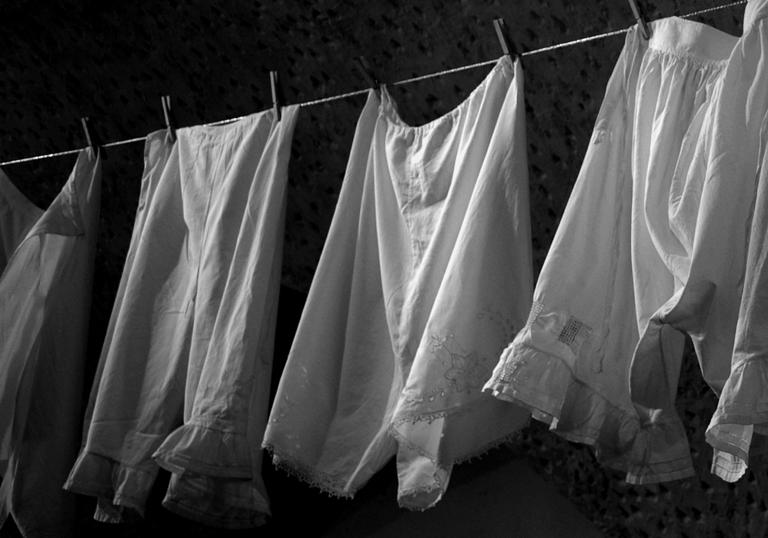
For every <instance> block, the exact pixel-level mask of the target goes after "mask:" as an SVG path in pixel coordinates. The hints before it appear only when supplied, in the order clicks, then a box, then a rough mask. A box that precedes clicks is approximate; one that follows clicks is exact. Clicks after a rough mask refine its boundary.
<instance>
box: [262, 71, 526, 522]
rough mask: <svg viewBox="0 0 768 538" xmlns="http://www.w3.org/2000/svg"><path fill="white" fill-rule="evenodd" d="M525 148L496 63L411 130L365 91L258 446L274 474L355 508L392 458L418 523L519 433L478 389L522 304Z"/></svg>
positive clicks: (515, 420)
mask: <svg viewBox="0 0 768 538" xmlns="http://www.w3.org/2000/svg"><path fill="white" fill-rule="evenodd" d="M526 150H527V148H526V140H525V118H524V106H523V81H522V69H521V67H520V65H519V63H514V64H513V62H512V61H511V60H510V59H509V58H507V57H504V58H502V59H500V60H499V62H498V63H497V64H496V66H495V67H494V68H493V70H492V71H491V72H490V73H489V74H488V76H487V77H486V79H485V80H484V81H483V82H482V83H481V84H480V85H479V86H478V87H477V88H476V89H475V90H474V91H473V92H472V94H471V95H470V96H469V97H468V98H467V99H466V100H465V101H464V102H463V103H462V104H461V105H459V106H458V107H457V108H455V109H454V110H453V111H452V112H449V113H448V114H446V115H444V116H441V117H440V118H438V119H436V120H434V121H432V122H430V123H427V124H426V125H422V126H420V127H412V126H409V125H407V124H405V123H404V122H403V121H402V120H401V119H400V117H399V116H398V115H397V112H396V109H395V105H394V103H393V102H392V99H391V97H390V96H389V94H388V93H387V90H386V88H382V90H381V99H378V98H377V96H376V94H375V93H374V92H373V91H372V92H371V93H369V96H368V101H367V102H366V105H365V108H364V109H363V112H362V115H361V116H360V119H359V121H358V124H357V130H356V132H355V138H354V142H353V145H352V151H351V155H350V158H349V162H348V165H347V172H346V176H345V178H344V183H343V186H342V190H341V195H340V198H339V202H338V205H337V208H336V212H335V214H334V218H333V222H332V224H331V228H330V232H329V236H328V240H327V242H326V245H325V247H324V249H323V254H322V256H321V258H320V263H319V265H318V268H317V272H316V274H315V277H314V280H313V282H312V286H311V288H310V292H309V297H308V299H307V303H306V306H305V308H304V312H303V314H302V317H301V321H300V323H299V327H298V330H297V333H296V337H295V340H294V342H293V345H292V348H291V351H290V354H289V357H288V362H287V364H286V367H285V370H284V371H283V374H282V378H281V381H280V386H279V388H278V391H277V395H276V398H275V402H274V405H273V408H272V411H271V414H270V421H269V425H268V427H267V431H266V433H265V438H264V446H265V447H266V448H268V449H269V450H270V451H271V452H272V453H273V455H274V461H275V463H277V464H278V465H282V466H285V467H287V468H288V469H289V470H291V471H293V472H295V473H297V474H298V475H299V476H300V477H301V478H303V479H304V480H306V481H308V482H310V483H311V484H313V485H315V486H317V487H320V488H322V489H324V490H326V491H327V492H329V493H332V494H335V495H341V496H352V495H353V494H354V493H355V492H356V491H357V490H358V489H359V488H360V487H361V486H362V485H364V484H365V482H366V481H367V480H368V479H369V478H370V477H371V476H372V475H373V474H374V473H375V472H376V471H377V470H378V469H380V468H381V467H382V466H383V465H384V464H385V463H386V462H387V460H389V459H390V458H391V457H392V456H393V455H395V454H396V455H397V468H398V476H399V484H400V486H399V495H398V497H399V502H400V503H401V505H403V506H406V507H409V508H417V509H425V508H428V507H430V506H432V505H434V504H435V503H436V502H437V501H438V500H439V499H440V497H441V496H442V494H443V493H444V491H445V489H446V487H447V484H448V479H449V477H450V472H451V468H452V466H453V465H454V463H456V462H459V461H461V460H463V459H466V458H468V457H471V456H472V455H475V454H477V453H479V452H482V451H484V450H486V449H487V448H489V446H492V445H493V444H495V443H499V442H500V441H502V440H504V439H505V438H507V437H508V436H509V435H510V434H512V433H513V432H515V431H516V430H517V429H518V428H520V427H521V426H522V425H524V424H525V423H526V422H527V417H528V413H527V412H525V411H524V410H522V409H519V408H514V407H509V406H505V405H503V404H501V402H498V401H495V400H494V399H493V398H490V397H488V396H487V395H484V394H483V393H482V392H481V391H480V390H479V389H480V387H481V386H482V382H483V380H484V379H485V378H486V377H487V376H488V374H489V373H490V371H491V367H492V365H493V362H494V361H495V358H496V357H497V356H498V353H499V352H500V351H501V349H502V347H503V345H504V343H505V342H506V341H508V339H509V338H510V337H511V335H513V334H514V332H515V331H516V330H517V329H518V328H519V327H521V326H522V324H523V321H524V319H525V315H526V313H527V311H528V308H529V306H530V296H531V288H532V268H531V265H532V264H531V239H530V217H529V208H528V172H527V160H526Z"/></svg>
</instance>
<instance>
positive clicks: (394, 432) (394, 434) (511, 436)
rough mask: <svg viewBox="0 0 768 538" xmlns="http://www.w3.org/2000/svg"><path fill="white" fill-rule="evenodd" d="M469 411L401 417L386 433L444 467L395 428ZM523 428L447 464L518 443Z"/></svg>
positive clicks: (460, 461) (464, 460)
mask: <svg viewBox="0 0 768 538" xmlns="http://www.w3.org/2000/svg"><path fill="white" fill-rule="evenodd" d="M467 411H469V409H457V410H455V411H439V412H434V413H425V414H423V415H418V416H417V415H412V416H408V417H402V418H400V419H398V420H396V421H395V422H393V423H392V424H391V425H390V426H389V428H388V432H389V434H390V435H391V436H392V438H394V439H395V441H397V442H398V443H400V444H403V445H405V446H406V447H407V448H408V449H409V450H413V451H414V452H416V453H417V454H419V455H420V456H424V457H425V458H427V459H429V460H430V461H431V462H432V463H434V464H435V465H436V466H438V467H445V466H444V465H440V464H439V463H438V462H437V461H436V460H435V458H434V454H430V453H427V451H425V450H423V449H422V448H421V447H420V446H418V445H415V444H413V443H411V442H410V441H409V440H408V438H407V437H405V436H404V435H403V434H401V433H400V432H398V431H397V429H396V428H397V427H398V426H400V425H402V424H405V423H410V424H416V423H417V422H429V423H432V422H434V421H435V420H437V419H438V418H446V417H448V416H449V415H451V416H456V415H458V414H461V413H466V412H467ZM524 427H525V426H522V427H521V428H520V429H519V430H516V431H514V432H512V433H508V434H505V435H503V436H501V437H499V438H497V439H494V440H493V441H490V442H489V443H486V444H484V445H483V446H481V447H480V448H478V449H477V450H474V451H472V452H469V453H468V454H467V455H465V456H462V457H459V458H455V459H454V460H453V461H451V462H449V465H459V464H461V463H465V462H469V461H472V460H476V459H480V458H482V457H483V456H484V455H485V454H486V453H488V452H490V451H491V450H493V449H495V448H498V447H500V446H503V445H507V444H510V443H512V442H513V441H518V440H519V439H520V438H521V436H522V432H521V430H522V429H523V428H524Z"/></svg>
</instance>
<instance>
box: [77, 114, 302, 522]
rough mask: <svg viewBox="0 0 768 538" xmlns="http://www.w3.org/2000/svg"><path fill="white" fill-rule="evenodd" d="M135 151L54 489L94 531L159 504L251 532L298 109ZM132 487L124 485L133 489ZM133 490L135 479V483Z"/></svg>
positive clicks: (261, 517) (262, 499)
mask: <svg viewBox="0 0 768 538" xmlns="http://www.w3.org/2000/svg"><path fill="white" fill-rule="evenodd" d="M281 112H282V114H281V118H280V119H279V120H278V119H277V118H276V117H275V114H274V111H272V110H269V111H265V112H260V113H256V114H252V115H250V116H246V117H245V118H242V119H240V120H238V121H236V122H233V123H230V124H227V125H222V126H197V127H188V128H183V129H178V130H177V141H176V143H175V144H173V145H171V144H170V143H169V142H168V140H167V139H166V137H165V133H164V132H163V131H158V132H156V133H152V134H150V135H149V136H148V137H147V144H146V148H145V169H144V179H143V180H142V191H141V194H140V198H139V208H138V211H137V217H136V223H135V225H134V232H133V236H132V241H131V246H130V248H129V252H128V257H127V261H126V267H125V269H124V271H123V277H122V280H121V283H120V288H119V290H118V297H117V301H116V303H115V307H114V308H113V312H112V317H111V319H110V324H109V328H108V332H107V336H106V339H105V344H104V347H103V349H102V356H101V360H100V364H99V367H98V371H97V378H96V381H95V383H94V387H93V390H92V393H91V401H90V405H89V412H88V413H87V417H86V419H87V420H86V428H85V431H86V435H85V438H84V446H83V449H82V452H81V456H80V459H79V460H78V464H76V465H75V466H74V467H73V469H72V472H71V473H70V477H69V480H68V482H67V484H66V487H67V488H68V489H70V490H72V491H79V492H82V493H86V494H91V495H96V496H100V497H104V499H105V501H104V502H102V503H100V507H101V508H100V510H101V512H99V513H97V515H96V517H102V516H103V517H104V519H107V520H112V521H115V520H119V519H120V518H121V517H124V516H125V515H126V514H125V508H131V509H133V510H135V511H138V512H142V511H143V507H144V504H145V502H146V499H147V495H148V493H149V490H150V488H151V485H152V483H153V481H154V476H156V474H157V472H158V468H159V467H163V468H165V469H167V470H169V471H170V472H171V473H172V476H171V482H170V485H169V489H168V493H167V495H166V497H165V499H164V501H163V504H164V506H165V507H166V508H168V509H169V510H172V511H175V512H177V513H179V514H180V515H183V516H185V517H188V518H191V519H195V520H197V521H200V522H203V523H206V524H209V525H213V526H217V527H222V528H232V529H235V528H246V527H252V526H256V525H259V524H262V523H264V521H265V519H266V516H268V515H269V501H268V496H267V493H266V489H265V487H264V484H263V481H262V480H261V476H260V474H261V461H262V453H261V449H260V446H259V445H260V442H261V439H262V436H263V431H264V425H265V421H266V415H267V405H268V397H269V383H270V379H271V366H272V349H273V344H274V332H275V320H276V314H277V295H278V291H279V278H280V268H281V263H282V240H283V226H284V219H285V195H286V187H287V181H288V160H289V156H290V146H291V141H292V137H293V131H294V128H295V123H296V119H297V114H298V107H296V106H290V107H285V108H283V109H282V111H281ZM132 477H136V478H137V479H135V480H133V479H132ZM139 478H140V479H139Z"/></svg>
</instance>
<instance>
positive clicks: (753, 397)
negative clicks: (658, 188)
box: [705, 0, 768, 481]
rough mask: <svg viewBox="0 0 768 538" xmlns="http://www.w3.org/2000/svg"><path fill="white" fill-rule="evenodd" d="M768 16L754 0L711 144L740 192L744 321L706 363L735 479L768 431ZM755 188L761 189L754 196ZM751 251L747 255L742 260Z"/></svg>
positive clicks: (725, 180) (717, 454) (733, 189)
mask: <svg viewBox="0 0 768 538" xmlns="http://www.w3.org/2000/svg"><path fill="white" fill-rule="evenodd" d="M767 16H768V2H766V1H764V0H759V1H755V0H751V1H750V2H749V3H748V4H747V8H746V13H745V21H744V35H743V37H742V38H741V39H740V40H739V45H738V46H737V47H736V49H735V50H734V53H733V55H732V56H731V58H730V59H729V62H728V69H727V71H726V74H725V79H724V81H723V86H724V90H723V96H722V99H721V103H720V105H719V106H718V110H717V114H716V115H715V120H716V121H715V125H714V132H715V135H714V140H713V143H712V150H711V151H712V153H713V155H715V157H716V159H713V161H714V162H716V163H717V166H716V167H714V168H713V170H712V172H711V177H712V179H711V181H712V182H713V183H715V182H716V183H717V184H718V185H719V186H720V191H719V194H720V195H721V196H728V195H730V196H732V197H738V198H737V199H736V201H735V202H734V203H733V205H734V209H735V211H734V214H733V216H732V222H731V223H722V222H721V223H719V226H723V225H726V229H725V230H723V231H722V232H720V233H728V232H729V231H730V233H731V234H733V235H731V237H732V238H733V239H732V242H734V243H735V245H733V246H732V247H731V248H730V249H729V250H731V251H732V250H734V247H736V253H737V254H738V255H739V258H737V259H735V260H734V259H731V260H728V259H727V258H725V259H724V260H723V265H724V268H723V271H728V272H733V273H736V274H737V275H738V278H739V280H738V284H739V287H740V288H741V287H742V286H743V288H742V290H741V293H740V294H737V295H736V297H735V298H733V302H735V303H736V305H735V306H733V310H731V311H729V314H730V317H729V319H728V322H729V324H730V326H733V325H734V323H735V325H736V327H735V330H734V337H733V340H732V344H733V349H732V353H729V351H731V350H730V349H719V350H718V353H717V355H714V356H712V357H711V359H710V362H709V363H708V364H705V367H706V368H705V371H706V370H710V371H712V372H715V375H716V380H717V384H716V385H715V388H716V390H717V392H718V394H719V395H720V398H719V401H718V406H717V410H716V411H715V413H714V415H713V417H712V420H711V422H710V425H709V427H708V429H707V441H708V442H709V444H711V445H712V446H713V448H714V457H713V462H712V472H714V473H715V474H717V475H718V476H720V477H721V478H723V479H724V480H727V481H735V480H737V479H739V478H740V477H741V476H742V475H743V474H744V472H745V471H746V467H747V464H748V462H749V452H750V447H751V445H752V444H753V442H754V439H753V437H754V436H755V434H760V435H761V436H764V435H766V434H768V427H766V426H767V423H768V414H767V412H768V376H767V375H766V373H767V372H768V364H767V363H766V360H765V358H766V351H768V348H767V347H766V344H768V340H766V329H768V317H767V313H768V310H766V307H767V306H768V300H767V299H766V297H767V295H768V294H767V292H766V276H767V275H768V273H767V272H766V269H767V268H766V253H768V250H767V249H768V242H767V241H766V239H767V237H766V230H767V227H768V220H767V219H768V213H766V211H767V210H768V190H767V189H768V155H767V154H766V149H767V144H766V141H767V140H768V130H767V129H768V126H767V124H766V112H767V111H768V69H766V59H767V58H766V50H767V49H766V47H768V21H767V20H766V17H767ZM752 189H754V195H753V196H748V195H747V193H748V192H749V191H750V190H752ZM718 231H719V230H718ZM721 247H722V245H721ZM744 251H746V252H747V254H746V261H745V263H744V265H743V266H740V265H739V264H740V262H741V258H742V256H743V254H742V253H743V252H744ZM729 255H731V252H726V253H723V256H724V257H725V256H729ZM737 262H738V263H737ZM734 312H738V315H737V316H736V315H735V314H734ZM734 318H737V321H736V322H734V321H733V320H734Z"/></svg>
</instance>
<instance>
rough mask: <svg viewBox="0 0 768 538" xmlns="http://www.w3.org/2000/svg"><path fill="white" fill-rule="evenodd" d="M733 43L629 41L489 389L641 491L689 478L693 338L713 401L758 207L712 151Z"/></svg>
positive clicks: (698, 31)
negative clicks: (684, 392) (719, 173)
mask: <svg viewBox="0 0 768 538" xmlns="http://www.w3.org/2000/svg"><path fill="white" fill-rule="evenodd" d="M737 41H738V40H737V38H735V37H733V36H730V35H727V34H724V33H722V32H720V31H718V30H715V29H713V28H710V27H707V26H705V25H703V24H700V23H696V22H692V21H686V20H682V19H677V18H670V19H663V20H660V21H655V22H654V23H652V36H651V38H650V40H649V41H646V40H644V39H642V38H641V37H640V36H639V34H638V31H637V28H633V29H631V30H630V32H629V34H628V35H627V38H626V42H625V45H624V49H623V51H622V53H621V56H620V58H619V61H618V63H617V65H616V68H615V69H614V72H613V75H612V76H611V79H610V81H609V83H608V88H607V90H606V95H605V100H604V102H603V104H602V106H601V109H600V112H599V115H598V119H597V122H596V125H595V129H594V132H593V134H592V139H591V140H590V145H589V148H588V150H587V154H586V156H585V158H584V163H583V165H582V168H581V171H580V173H579V177H578V179H577V181H576V184H575V186H574V188H573V192H572V194H571V197H570V199H569V201H568V205H567V207H566V209H565V212H564V214H563V218H562V220H561V222H560V225H559V227H558V230H557V232H556V235H555V238H554V240H553V243H552V246H551V248H550V252H549V253H548V255H547V258H546V261H545V263H544V266H543V268H542V271H541V274H540V277H539V281H538V283H537V286H536V290H535V292H534V306H533V308H532V310H531V315H530V318H529V321H528V324H527V325H526V327H525V328H524V329H523V330H522V331H521V332H520V333H519V334H518V335H517V336H516V338H515V339H514V341H513V342H512V343H511V344H510V345H509V347H508V348H507V349H506V350H505V352H504V354H503V355H502V357H501V360H500V361H499V364H498V365H497V367H496V369H495V370H494V374H493V376H492V377H491V379H490V380H489V381H488V382H487V384H486V386H485V388H486V390H487V391H489V392H492V393H493V394H494V395H496V396H497V397H498V398H500V399H505V400H510V401H512V402H515V403H518V404H523V405H526V406H527V407H529V408H530V409H532V411H533V414H534V416H535V417H537V418H539V419H540V420H543V421H545V422H547V423H549V424H550V427H551V429H552V430H554V431H555V432H557V433H559V434H560V435H562V436H564V437H565V438H567V439H570V440H573V441H578V442H582V443H587V444H589V445H592V446H593V447H594V448H595V449H596V452H597V456H598V459H599V460H601V461H602V462H604V463H605V464H606V465H609V466H611V467H615V468H617V469H621V470H624V471H626V473H627V480H628V481H629V482H633V483H644V482H655V481H661V480H671V479H676V478H683V477H686V476H690V475H692V474H693V467H692V463H691V457H690V453H689V449H688V443H687V439H686V436H685V432H684V429H683V426H682V423H681V421H680V418H679V417H678V415H677V412H676V410H675V408H674V399H675V394H676V390H677V377H678V375H679V370H680V362H681V359H682V353H683V344H684V338H685V333H687V334H689V335H690V336H691V337H692V338H693V341H694V345H695V346H696V351H697V354H698V355H699V359H700V361H701V363H702V365H703V366H704V368H703V370H704V376H705V379H706V380H707V381H708V382H709V383H710V384H711V385H712V386H713V387H715V386H717V384H718V383H721V381H722V380H721V379H718V374H717V373H716V372H713V371H711V369H710V368H708V365H710V364H711V363H712V361H711V358H712V357H714V356H716V355H717V354H718V353H722V352H726V353H727V352H728V346H729V341H730V342H731V343H732V341H733V338H732V329H731V328H730V327H729V325H728V320H730V319H732V318H731V317H729V316H731V311H732V310H733V300H732V299H731V298H732V297H735V296H737V295H738V280H739V278H740V275H739V274H738V268H737V270H736V271H734V272H729V271H728V270H727V269H726V265H727V264H729V263H733V264H735V265H738V259H739V252H740V249H742V247H743V241H742V240H743V238H744V230H745V229H746V228H745V227H744V222H743V216H744V215H743V214H741V213H740V212H739V207H742V208H743V205H744V204H743V203H741V202H739V200H746V203H747V205H748V204H749V201H750V200H751V198H750V197H749V193H750V191H749V189H748V188H747V189H742V187H741V185H740V184H738V183H734V184H733V185H732V187H733V191H732V192H728V191H727V189H726V190H723V187H722V183H723V181H724V180H725V178H719V179H718V180H713V177H712V176H713V174H712V171H711V169H712V167H713V166H716V165H717V161H718V156H716V155H713V154H712V153H711V151H710V147H711V143H712V137H713V136H714V134H713V133H714V132H715V129H714V123H713V122H714V118H715V115H714V111H715V109H716V104H717V103H718V102H719V97H720V95H721V92H722V84H723V79H724V76H725V75H724V74H725V71H726V68H727V65H728V59H729V57H730V55H731V53H732V51H733V50H734V48H735V47H736V46H737ZM722 93H723V94H724V96H725V92H722ZM734 217H736V218H734ZM718 227H719V228H720V230H721V231H720V232H719V233H718V232H717V231H716V228H718ZM740 227H741V228H740ZM740 229H741V231H740V232H739V230H740ZM713 232H714V233H713ZM730 232H734V233H735V235H730ZM716 244H718V246H719V247H720V249H721V250H720V251H719V252H718V251H716V250H715V249H714V248H712V247H713V246H714V245H716ZM721 256H722V258H721ZM732 321H733V322H734V323H735V318H733V319H732Z"/></svg>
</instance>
